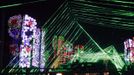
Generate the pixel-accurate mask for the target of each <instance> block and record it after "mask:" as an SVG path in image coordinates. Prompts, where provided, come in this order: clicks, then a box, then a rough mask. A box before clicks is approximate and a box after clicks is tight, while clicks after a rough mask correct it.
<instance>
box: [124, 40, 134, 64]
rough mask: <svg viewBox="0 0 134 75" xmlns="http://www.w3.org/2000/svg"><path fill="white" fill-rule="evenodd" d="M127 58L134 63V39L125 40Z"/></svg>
mask: <svg viewBox="0 0 134 75" xmlns="http://www.w3.org/2000/svg"><path fill="white" fill-rule="evenodd" d="M124 53H125V60H126V61H127V62H128V61H129V62H131V63H134V40H132V39H127V40H126V41H125V42H124Z"/></svg>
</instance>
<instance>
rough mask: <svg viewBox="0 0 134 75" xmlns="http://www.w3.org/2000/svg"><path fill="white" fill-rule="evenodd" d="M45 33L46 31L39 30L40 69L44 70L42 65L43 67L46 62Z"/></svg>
mask: <svg viewBox="0 0 134 75" xmlns="http://www.w3.org/2000/svg"><path fill="white" fill-rule="evenodd" d="M45 35H46V33H45V31H42V32H41V51H40V62H39V63H40V66H39V67H40V68H41V69H40V71H44V69H43V68H44V67H45V62H46V60H45V54H44V53H45Z"/></svg>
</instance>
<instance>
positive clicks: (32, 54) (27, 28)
mask: <svg viewBox="0 0 134 75" xmlns="http://www.w3.org/2000/svg"><path fill="white" fill-rule="evenodd" d="M8 25H9V29H8V33H9V36H10V37H11V44H10V45H9V49H10V53H11V54H12V55H13V56H14V57H15V56H17V55H18V54H19V56H17V57H18V58H17V59H18V60H17V61H16V62H15V64H17V62H19V67H21V68H25V67H26V68H30V67H37V68H44V67H45V60H44V59H45V58H44V50H45V46H44V44H45V43H44V38H45V32H44V31H42V33H41V30H40V29H39V28H37V22H36V20H35V19H34V18H32V17H30V16H28V15H24V16H23V17H21V15H15V16H13V17H10V18H9V20H8ZM41 35H42V36H41ZM41 41H42V42H41ZM13 60H14V59H13ZM43 70H44V69H41V71H43Z"/></svg>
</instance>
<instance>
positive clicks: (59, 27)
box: [26, 0, 133, 71]
mask: <svg viewBox="0 0 134 75" xmlns="http://www.w3.org/2000/svg"><path fill="white" fill-rule="evenodd" d="M116 2H117V3H121V4H122V5H123V4H124V3H125V2H126V5H125V6H122V5H117V6H120V7H122V8H123V7H125V8H127V7H129V5H127V4H133V3H129V2H127V1H106V3H108V4H103V3H104V2H103V1H100V2H96V1H86V0H72V1H69V2H68V1H65V2H64V3H63V4H62V5H61V6H60V7H59V9H58V10H57V11H56V12H55V13H54V15H53V16H51V18H50V19H49V20H48V21H47V22H46V23H45V24H44V25H43V27H42V33H41V34H42V37H41V39H42V41H41V50H42V52H41V54H42V53H44V54H42V55H41V56H42V57H41V59H43V58H45V59H43V61H42V62H43V63H44V61H46V62H47V65H46V64H42V65H43V66H44V65H45V66H46V68H55V66H54V67H53V64H54V63H55V65H56V68H59V67H60V65H59V63H58V62H60V61H61V60H62V59H64V60H65V61H62V62H63V63H67V64H68V63H73V62H74V61H75V60H79V61H80V63H84V62H92V63H98V61H99V60H110V62H112V63H113V64H114V66H115V67H116V69H118V71H121V70H122V68H123V67H124V65H125V63H124V62H123V60H122V58H121V56H120V55H121V54H119V53H118V52H117V51H116V49H115V48H114V46H109V47H106V48H104V49H103V48H102V47H101V46H100V45H99V44H98V43H97V42H96V41H95V40H94V38H92V36H90V33H88V32H87V31H86V30H85V29H84V27H83V26H82V25H81V24H82V23H81V22H85V23H89V24H93V25H99V26H107V27H112V28H118V29H128V30H133V25H132V24H133V19H131V18H129V20H128V19H126V18H124V17H133V13H132V12H130V11H126V10H118V9H115V8H112V5H113V4H114V3H116ZM110 3H111V4H110ZM105 6H108V7H110V8H106V7H105ZM115 7H116V6H115ZM104 11H105V12H104ZM109 12H110V14H109ZM122 16H123V17H122ZM96 21H97V22H96ZM46 29H47V30H46ZM91 33H92V32H91ZM55 35H57V36H55ZM58 35H62V36H61V37H60V39H59V36H58ZM44 36H46V38H45V39H44ZM53 37H54V40H53ZM62 37H63V38H66V40H67V41H69V42H70V43H71V45H70V46H69V47H68V45H67V44H65V43H66V41H65V40H62ZM81 37H83V38H84V39H80V38H81ZM81 40H82V41H84V40H86V41H84V43H83V42H79V41H81ZM74 44H82V45H83V46H84V50H78V49H79V47H78V49H77V50H78V51H76V52H75V53H74V55H72V56H71V57H69V58H71V60H70V61H67V62H66V58H65V56H68V54H67V49H68V51H70V52H71V50H72V45H74ZM64 49H65V50H64ZM44 50H45V51H44ZM131 50H132V49H131ZM27 51H29V49H28V50H27ZM43 51H44V52H43ZM125 51H126V53H129V51H127V50H125ZM30 55H32V54H30ZM43 55H44V56H45V57H43ZM53 55H54V56H53ZM63 55H65V56H63ZM69 55H70V54H69ZM126 55H127V54H126ZM131 55H132V52H131V54H129V55H128V57H129V56H131ZM37 56H38V55H37ZM51 56H52V59H51V60H48V59H49V58H50V57H51ZM60 56H62V58H61V57H60ZM87 57H89V58H87ZM33 58H36V56H35V57H33ZM126 58H127V56H126ZM29 59H30V60H31V58H29ZM131 61H133V59H132V60H131ZM42 62H41V63H42ZM28 65H29V64H28ZM32 65H34V66H37V63H34V64H32ZM51 66H52V67H51ZM26 67H29V66H26ZM42 68H43V67H42Z"/></svg>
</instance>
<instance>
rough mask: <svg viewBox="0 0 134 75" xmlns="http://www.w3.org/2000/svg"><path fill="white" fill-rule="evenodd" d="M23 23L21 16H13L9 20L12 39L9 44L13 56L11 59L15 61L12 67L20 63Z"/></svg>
mask: <svg viewBox="0 0 134 75" xmlns="http://www.w3.org/2000/svg"><path fill="white" fill-rule="evenodd" d="M21 22H22V17H21V15H15V16H12V17H10V18H9V20H8V26H9V29H8V33H9V36H10V39H11V40H10V44H9V50H10V53H11V54H12V56H11V57H12V58H11V59H14V60H13V62H12V64H11V65H14V64H15V63H17V61H18V53H19V41H20V31H21Z"/></svg>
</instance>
